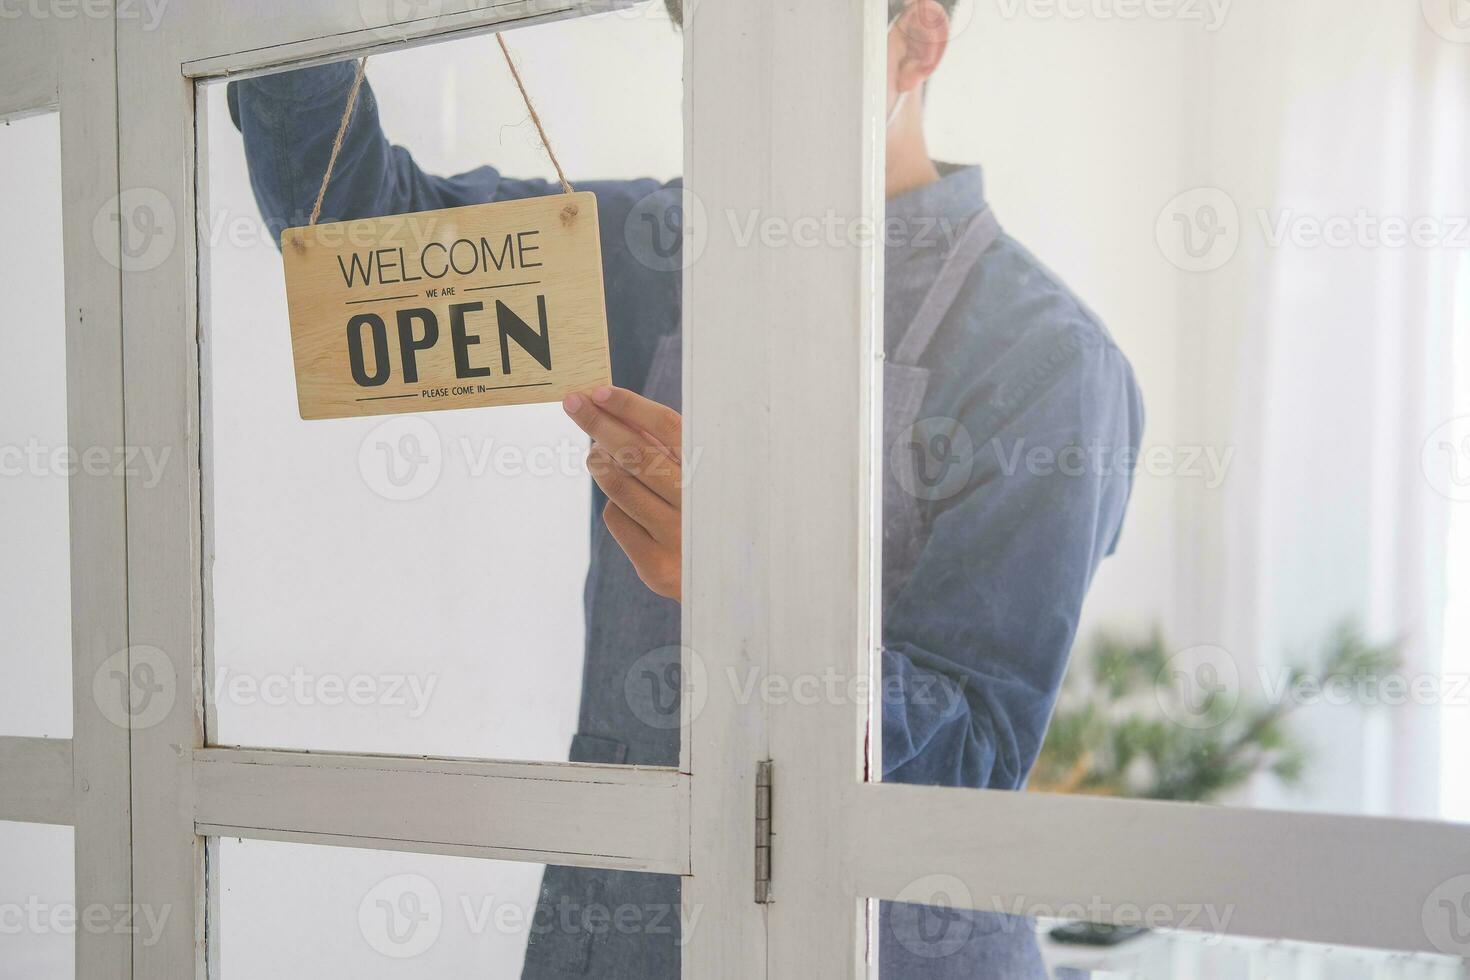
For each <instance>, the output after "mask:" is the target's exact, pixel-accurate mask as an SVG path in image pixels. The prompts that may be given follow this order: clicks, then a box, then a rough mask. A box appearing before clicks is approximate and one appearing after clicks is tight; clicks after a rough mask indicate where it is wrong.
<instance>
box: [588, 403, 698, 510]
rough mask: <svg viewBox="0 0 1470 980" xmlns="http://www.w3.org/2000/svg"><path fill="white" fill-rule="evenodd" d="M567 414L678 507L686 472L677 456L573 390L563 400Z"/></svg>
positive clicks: (623, 464) (644, 481)
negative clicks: (684, 472)
mask: <svg viewBox="0 0 1470 980" xmlns="http://www.w3.org/2000/svg"><path fill="white" fill-rule="evenodd" d="M562 405H563V408H565V410H566V413H567V415H568V416H569V417H570V418H571V420H572V421H573V422H576V423H577V425H578V427H580V428H581V429H582V431H583V432H586V433H587V434H588V435H590V436H591V437H592V439H593V441H594V442H595V443H597V444H598V445H600V446H602V447H603V448H604V449H605V450H607V451H608V452H609V453H612V455H613V456H614V458H615V459H616V460H617V462H618V464H619V465H620V466H621V467H622V468H623V469H624V470H626V471H628V472H629V473H632V474H633V475H635V476H637V477H638V479H639V480H641V481H642V482H643V483H644V484H646V485H647V486H648V487H649V488H650V489H652V490H653V492H654V493H656V494H658V495H659V496H660V497H662V498H663V499H664V500H665V501H667V502H668V503H670V504H672V505H674V506H675V507H677V506H679V491H680V486H681V485H682V483H683V480H682V477H683V471H682V468H681V466H680V465H679V462H678V460H677V459H676V458H674V457H673V456H671V455H670V454H668V453H667V452H666V451H665V450H664V449H663V448H662V447H660V446H658V445H656V444H655V443H654V442H653V441H651V438H650V437H649V436H645V435H643V433H642V432H641V431H635V430H634V429H632V428H630V427H629V426H628V425H626V424H625V423H623V422H622V421H620V420H619V419H617V418H616V417H614V416H613V415H611V414H610V413H608V412H604V411H603V410H602V409H601V408H599V407H598V406H597V405H596V404H594V403H593V401H592V399H591V398H589V397H587V396H585V395H582V394H577V393H573V394H571V395H568V396H567V397H566V400H565V401H564V402H563V403H562Z"/></svg>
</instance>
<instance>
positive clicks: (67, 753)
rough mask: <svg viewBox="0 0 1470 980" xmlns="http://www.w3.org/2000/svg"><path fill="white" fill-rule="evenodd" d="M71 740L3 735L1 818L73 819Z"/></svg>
mask: <svg viewBox="0 0 1470 980" xmlns="http://www.w3.org/2000/svg"><path fill="white" fill-rule="evenodd" d="M71 779H72V776H71V740H70V739H65V738H0V786H4V787H5V791H4V793H0V820H16V821H20V822H22V823H50V824H62V825H67V824H70V823H71V822H72V819H73V809H72V799H71Z"/></svg>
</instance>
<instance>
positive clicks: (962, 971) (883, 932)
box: [875, 876, 1470, 980]
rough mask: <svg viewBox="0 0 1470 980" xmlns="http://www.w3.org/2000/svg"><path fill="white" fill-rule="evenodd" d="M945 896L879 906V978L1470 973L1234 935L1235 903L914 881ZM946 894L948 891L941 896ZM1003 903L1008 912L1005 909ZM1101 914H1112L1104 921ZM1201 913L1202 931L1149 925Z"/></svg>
mask: <svg viewBox="0 0 1470 980" xmlns="http://www.w3.org/2000/svg"><path fill="white" fill-rule="evenodd" d="M915 889H916V890H915V896H916V897H917V896H918V895H920V894H924V895H928V896H931V900H936V901H939V902H940V903H939V904H933V905H921V904H895V905H890V904H887V903H883V904H882V909H881V912H880V916H881V922H882V926H881V928H880V929H879V930H877V931H876V932H875V940H876V948H877V958H878V959H879V961H880V962H881V969H880V975H881V976H885V977H887V976H895V977H902V976H954V977H960V976H964V977H970V976H986V977H989V976H996V977H1001V976H1003V977H1007V978H1014V980H1044V978H1050V980H1104V978H1118V980H1121V978H1128V980H1465V978H1466V977H1467V976H1470V970H1467V967H1466V964H1465V961H1464V960H1462V959H1460V958H1459V957H1458V956H1438V955H1430V954H1410V953H1398V952H1386V951H1379V950H1371V949H1363V948H1356V947H1342V946H1322V945H1317V944H1314V943H1297V942H1282V941H1279V940H1270V939H1254V938H1248V937H1243V936H1232V935H1229V934H1228V933H1227V932H1225V930H1227V929H1228V928H1229V925H1230V910H1229V909H1220V908H1211V907H1209V906H1200V907H1198V908H1190V909H1174V908H1165V907H1162V906H1160V907H1129V908H1122V907H1119V908H1117V909H1105V908H1103V907H1102V903H1100V902H1097V901H1093V902H1090V903H1089V902H1077V903H1075V904H1074V905H1070V906H1069V905H1062V906H1053V907H1047V908H1040V907H1033V906H1030V905H1028V904H1027V903H1025V902H1021V903H1012V904H1010V905H1005V904H1004V903H993V904H991V905H989V906H986V904H985V903H984V902H982V903H981V905H982V906H983V907H986V908H987V910H986V911H972V910H969V909H961V908H957V907H955V905H953V904H951V903H953V902H955V901H970V900H972V897H973V896H971V895H970V894H969V893H968V891H967V890H966V889H965V888H964V886H963V885H962V884H960V883H959V882H958V880H957V879H954V878H946V877H945V876H933V877H932V878H929V879H924V880H921V881H918V882H915ZM941 896H942V898H941ZM1000 908H1004V909H1006V911H998V909H1000ZM1099 912H1102V913H1106V914H1108V915H1110V916H1115V918H1114V920H1113V921H1114V922H1115V923H1116V924H1112V925H1109V924H1106V923H1105V921H1104V920H1103V919H1102V918H1093V919H1089V918H1087V917H1088V916H1089V915H1091V916H1097V915H1098V914H1099ZM1181 914H1182V915H1186V916H1189V917H1192V918H1195V919H1196V920H1197V921H1198V923H1199V926H1200V929H1199V931H1181V930H1175V929H1161V928H1156V927H1151V926H1150V925H1149V923H1151V922H1155V923H1156V922H1160V921H1163V920H1164V918H1165V917H1174V916H1177V915H1181Z"/></svg>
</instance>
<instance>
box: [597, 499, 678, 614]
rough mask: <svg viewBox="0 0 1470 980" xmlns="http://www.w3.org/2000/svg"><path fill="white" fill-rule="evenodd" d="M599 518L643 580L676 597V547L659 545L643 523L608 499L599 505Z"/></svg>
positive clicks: (654, 588) (663, 593)
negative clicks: (602, 504)
mask: <svg viewBox="0 0 1470 980" xmlns="http://www.w3.org/2000/svg"><path fill="white" fill-rule="evenodd" d="M602 521H603V523H604V524H606V525H607V529H608V532H609V533H610V534H612V536H613V540H614V541H616V542H617V543H618V547H619V548H622V549H623V554H625V555H627V556H628V560H629V561H630V562H632V563H633V569H634V570H635V571H636V572H637V573H638V577H639V578H640V579H642V580H643V584H644V585H646V586H648V587H649V588H650V589H652V590H653V591H654V592H656V593H658V594H659V595H661V596H664V597H666V598H669V599H678V598H679V593H680V586H681V582H680V576H681V574H682V572H683V569H682V567H681V564H680V563H681V560H682V558H681V554H680V552H679V550H678V549H672V550H671V549H669V548H668V547H667V546H665V545H660V544H659V543H658V542H657V541H655V540H654V539H653V537H652V536H651V535H649V533H648V532H647V531H646V530H644V528H643V527H642V525H640V524H639V523H638V522H637V521H635V520H633V518H631V517H629V516H628V514H627V512H626V511H624V510H623V509H622V508H621V507H619V506H618V505H617V504H615V503H613V502H612V501H611V500H609V501H608V503H607V506H606V507H604V508H603V509H602Z"/></svg>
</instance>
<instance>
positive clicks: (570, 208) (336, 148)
mask: <svg viewBox="0 0 1470 980" xmlns="http://www.w3.org/2000/svg"><path fill="white" fill-rule="evenodd" d="M495 40H497V41H499V42H500V51H501V53H502V54H504V55H505V63H506V64H507V65H509V66H510V74H511V77H512V78H514V79H515V82H516V88H518V89H520V92H521V99H522V101H524V102H525V103H526V111H528V112H529V113H530V114H531V122H533V123H535V125H536V132H537V133H539V134H540V136H541V144H542V145H543V146H545V147H546V155H547V156H549V157H551V165H552V166H553V167H555V168H556V176H557V179H558V180H560V181H561V189H562V192H563V193H566V194H571V193H573V189H572V184H571V182H570V181H569V180H567V175H566V172H565V171H563V170H562V169H561V161H560V160H558V159H557V158H556V151H555V150H553V149H552V148H551V140H550V139H549V138H548V137H547V135H546V127H545V126H543V125H542V124H541V115H540V113H538V112H537V111H536V106H535V104H534V103H533V102H532V101H531V94H530V93H529V92H527V91H526V83H525V82H523V81H521V73H520V70H519V69H517V68H516V63H515V59H514V58H512V57H511V56H510V48H508V47H506V45H505V37H504V36H503V35H500V34H497V35H495ZM366 71H367V58H366V57H363V58H361V59H359V60H358V62H357V75H356V76H355V77H354V78H353V79H352V88H350V89H348V91H347V106H346V108H344V109H343V110H342V121H341V122H340V123H338V124H337V137H336V139H334V140H332V152H331V155H330V156H328V157H327V172H326V173H324V174H322V186H321V189H320V190H318V191H317V192H316V203H315V204H314V205H312V208H311V220H309V221H308V222H307V225H308V226H310V225H315V224H316V221H317V219H318V218H320V217H321V214H322V200H323V199H324V198H325V197H326V196H327V185H328V184H329V183H331V181H332V169H333V168H334V167H336V165H337V154H339V153H341V152H342V141H343V139H345V138H346V136H347V124H348V122H349V121H351V119H352V110H353V108H354V107H355V106H356V105H357V93H358V90H359V89H361V88H362V79H363V74H364V73H365V72H366ZM576 216H577V206H576V205H575V204H568V205H567V206H566V207H565V208H563V209H562V220H563V221H570V220H571V219H572V218H575V217H576Z"/></svg>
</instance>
